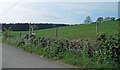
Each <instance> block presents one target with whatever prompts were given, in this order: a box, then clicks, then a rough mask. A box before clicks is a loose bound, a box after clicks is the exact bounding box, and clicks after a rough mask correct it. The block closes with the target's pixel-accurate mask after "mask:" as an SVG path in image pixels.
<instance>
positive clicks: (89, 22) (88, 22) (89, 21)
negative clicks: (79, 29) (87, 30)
mask: <svg viewBox="0 0 120 70" xmlns="http://www.w3.org/2000/svg"><path fill="white" fill-rule="evenodd" d="M84 23H85V24H91V23H92V20H91V18H90V16H88V17H86V19H85V21H84Z"/></svg>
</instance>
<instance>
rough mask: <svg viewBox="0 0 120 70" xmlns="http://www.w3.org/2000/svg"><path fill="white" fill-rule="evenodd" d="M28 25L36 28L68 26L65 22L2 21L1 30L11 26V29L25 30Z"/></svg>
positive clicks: (27, 28)
mask: <svg viewBox="0 0 120 70" xmlns="http://www.w3.org/2000/svg"><path fill="white" fill-rule="evenodd" d="M29 26H30V27H31V26H34V27H35V29H36V30H40V29H47V28H55V27H62V26H68V25H67V24H52V23H51V24H48V23H46V24H43V23H39V24H38V23H36V24H30V25H29V23H15V24H13V23H10V24H6V23H2V30H4V29H8V28H11V30H12V31H26V30H29Z"/></svg>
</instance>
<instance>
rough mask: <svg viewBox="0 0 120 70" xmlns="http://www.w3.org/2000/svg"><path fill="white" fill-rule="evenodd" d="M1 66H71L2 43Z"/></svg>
mask: <svg viewBox="0 0 120 70" xmlns="http://www.w3.org/2000/svg"><path fill="white" fill-rule="evenodd" d="M2 68H71V66H69V65H66V64H61V63H58V62H55V61H51V60H48V59H46V58H42V57H39V56H36V55H34V54H30V53H27V52H24V51H23V50H21V49H19V48H16V47H13V46H10V45H7V44H2Z"/></svg>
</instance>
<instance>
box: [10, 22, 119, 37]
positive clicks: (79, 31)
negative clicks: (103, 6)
mask: <svg viewBox="0 0 120 70" xmlns="http://www.w3.org/2000/svg"><path fill="white" fill-rule="evenodd" d="M117 32H118V22H117V21H110V22H104V23H100V24H99V33H107V34H115V33H117ZM12 33H13V35H16V36H19V35H20V32H17V31H15V32H12ZM21 33H22V34H23V35H24V34H25V33H27V32H21ZM36 35H37V37H47V38H54V37H55V28H51V29H44V30H37V31H36ZM58 38H68V39H86V38H87V39H95V38H96V25H95V24H86V25H74V26H66V27H59V29H58Z"/></svg>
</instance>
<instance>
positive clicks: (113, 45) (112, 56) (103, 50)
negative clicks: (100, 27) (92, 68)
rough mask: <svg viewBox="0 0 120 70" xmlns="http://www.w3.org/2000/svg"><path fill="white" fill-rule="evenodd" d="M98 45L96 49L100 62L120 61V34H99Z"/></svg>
mask: <svg viewBox="0 0 120 70" xmlns="http://www.w3.org/2000/svg"><path fill="white" fill-rule="evenodd" d="M97 37H98V38H97V42H98V47H97V50H96V57H97V58H98V62H100V63H108V64H109V63H111V62H120V60H119V57H120V56H119V52H120V47H119V46H118V34H116V35H106V34H103V33H102V34H98V36H97Z"/></svg>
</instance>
